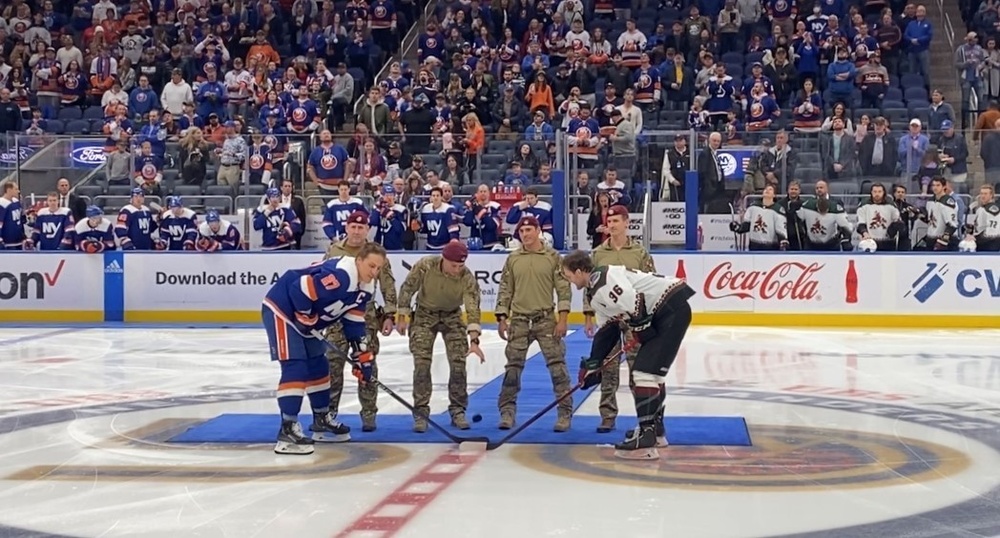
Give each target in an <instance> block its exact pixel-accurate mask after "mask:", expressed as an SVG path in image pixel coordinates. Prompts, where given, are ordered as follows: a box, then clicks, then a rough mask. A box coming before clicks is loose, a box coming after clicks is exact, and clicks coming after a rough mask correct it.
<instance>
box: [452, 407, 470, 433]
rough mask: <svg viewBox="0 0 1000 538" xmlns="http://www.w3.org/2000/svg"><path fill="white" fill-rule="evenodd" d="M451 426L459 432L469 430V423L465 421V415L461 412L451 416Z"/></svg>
mask: <svg viewBox="0 0 1000 538" xmlns="http://www.w3.org/2000/svg"><path fill="white" fill-rule="evenodd" d="M451 425H452V426H454V427H456V428H458V429H460V430H468V429H469V421H468V420H466V419H465V413H463V412H461V411H459V412H458V413H455V414H454V415H452V416H451Z"/></svg>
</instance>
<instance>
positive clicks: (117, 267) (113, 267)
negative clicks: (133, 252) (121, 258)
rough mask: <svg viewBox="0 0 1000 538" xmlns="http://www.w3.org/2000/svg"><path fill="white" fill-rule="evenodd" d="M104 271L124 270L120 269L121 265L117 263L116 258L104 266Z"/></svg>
mask: <svg viewBox="0 0 1000 538" xmlns="http://www.w3.org/2000/svg"><path fill="white" fill-rule="evenodd" d="M104 272H105V273H124V272H125V270H124V269H122V266H121V264H120V263H118V260H112V261H111V263H109V264H108V265H107V266H106V267H105V268H104Z"/></svg>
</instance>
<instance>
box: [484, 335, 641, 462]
mask: <svg viewBox="0 0 1000 538" xmlns="http://www.w3.org/2000/svg"><path fill="white" fill-rule="evenodd" d="M624 343H625V339H624V335H623V337H622V347H619V348H618V350H617V351H615V352H614V353H612V354H611V355H609V356H608V358H607V359H605V361H604V362H603V363H601V367H600V368H599V371H600V370H604V368H605V367H607V366H608V365H609V364H611V363H612V362H615V361H620V360H621V356H622V354H624V352H625V349H624V348H625V346H624ZM582 388H583V381H580V382H579V383H577V384H576V385H574V386H573V388H571V389H570V390H569V391H568V392H567V393H566V394H563V395H562V396H560V397H558V398H556V399H555V400H554V401H553V402H552V403H550V404H549V405H546V406H545V407H544V408H542V410H541V411H539V412H537V413H535V415H534V416H532V417H531V418H529V419H528V420H526V421H525V422H524V423H523V424H521V425H520V426H518V427H517V428H515V429H514V431H512V432H510V433H508V434H507V435H506V436H505V437H504V438H503V439H500V440H499V441H490V442H488V443H486V450H496V449H498V448H500V447H501V446H503V445H504V444H506V443H507V441H510V440H511V439H513V438H514V437H515V436H516V435H517V434H519V433H521V432H523V431H524V430H526V429H528V426H531V425H532V424H534V423H535V422H537V421H538V419H540V418H542V417H543V416H545V414H546V413H548V412H549V411H551V410H552V409H553V408H555V407H556V406H557V405H559V404H560V403H562V401H563V400H565V399H566V398H569V397H570V396H572V395H573V393H575V392H576V391H578V390H580V389H582Z"/></svg>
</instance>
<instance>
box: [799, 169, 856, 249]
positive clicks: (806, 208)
mask: <svg viewBox="0 0 1000 538" xmlns="http://www.w3.org/2000/svg"><path fill="white" fill-rule="evenodd" d="M823 185H824V186H825V185H826V184H825V183H823ZM819 186H820V184H819V183H817V184H816V189H817V192H816V198H811V199H809V200H806V201H805V203H803V204H802V207H801V208H799V210H798V212H797V213H798V217H799V218H800V219H802V222H803V224H804V225H805V228H806V238H807V239H808V243H809V248H808V250H852V249H853V247H852V246H851V233H853V232H854V227H853V226H851V222H850V221H848V220H847V213H846V212H845V211H844V206H843V205H841V203H840V202H838V201H836V200H831V199H830V198H829V197H828V195H827V194H826V193H825V192H824V193H820V192H819Z"/></svg>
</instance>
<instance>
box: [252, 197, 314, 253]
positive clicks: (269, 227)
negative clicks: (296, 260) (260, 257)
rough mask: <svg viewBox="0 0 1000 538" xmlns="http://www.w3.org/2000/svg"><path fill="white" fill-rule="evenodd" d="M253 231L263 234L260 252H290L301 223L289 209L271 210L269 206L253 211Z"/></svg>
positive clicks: (300, 229) (300, 228)
mask: <svg viewBox="0 0 1000 538" xmlns="http://www.w3.org/2000/svg"><path fill="white" fill-rule="evenodd" d="M253 229H254V230H258V231H262V232H263V234H264V243H263V245H261V249H262V250H290V249H291V248H292V245H294V244H295V234H298V233H299V232H301V231H302V223H301V222H300V221H299V218H298V217H297V216H295V212H294V211H292V210H291V208H288V207H279V208H277V209H274V210H271V209H270V206H264V207H261V208H258V209H257V210H256V211H254V214H253Z"/></svg>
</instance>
